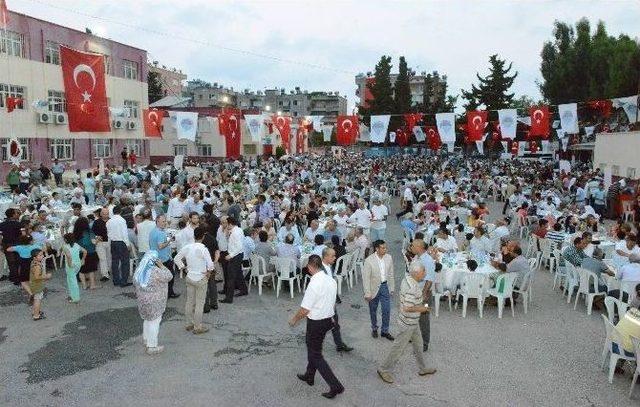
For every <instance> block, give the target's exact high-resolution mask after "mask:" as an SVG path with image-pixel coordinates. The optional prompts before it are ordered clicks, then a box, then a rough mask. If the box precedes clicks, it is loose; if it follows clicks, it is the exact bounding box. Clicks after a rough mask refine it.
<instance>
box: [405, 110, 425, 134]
mask: <svg viewBox="0 0 640 407" xmlns="http://www.w3.org/2000/svg"><path fill="white" fill-rule="evenodd" d="M403 116H404V123H405V125H406V126H405V128H406V129H407V131H413V128H414V127H415V125H416V124H418V122H419V121H420V120H422V116H424V115H423V114H422V113H405V114H404V115H403Z"/></svg>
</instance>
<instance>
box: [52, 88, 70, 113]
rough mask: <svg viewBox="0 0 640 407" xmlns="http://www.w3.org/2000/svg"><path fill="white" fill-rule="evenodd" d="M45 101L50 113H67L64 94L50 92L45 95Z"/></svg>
mask: <svg viewBox="0 0 640 407" xmlns="http://www.w3.org/2000/svg"><path fill="white" fill-rule="evenodd" d="M47 101H48V102H49V111H50V112H58V113H64V112H66V111H67V99H66V98H65V97H64V92H59V91H57V90H50V91H49V92H48V94H47Z"/></svg>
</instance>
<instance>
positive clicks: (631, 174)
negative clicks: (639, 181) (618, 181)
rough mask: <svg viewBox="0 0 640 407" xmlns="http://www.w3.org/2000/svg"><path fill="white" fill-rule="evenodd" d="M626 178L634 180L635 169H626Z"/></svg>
mask: <svg viewBox="0 0 640 407" xmlns="http://www.w3.org/2000/svg"><path fill="white" fill-rule="evenodd" d="M627 178H629V179H636V169H635V168H631V167H629V168H627Z"/></svg>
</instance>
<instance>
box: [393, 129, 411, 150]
mask: <svg viewBox="0 0 640 407" xmlns="http://www.w3.org/2000/svg"><path fill="white" fill-rule="evenodd" d="M396 143H397V144H398V145H399V146H400V147H405V146H408V145H409V134H408V133H407V132H406V131H404V129H398V130H396Z"/></svg>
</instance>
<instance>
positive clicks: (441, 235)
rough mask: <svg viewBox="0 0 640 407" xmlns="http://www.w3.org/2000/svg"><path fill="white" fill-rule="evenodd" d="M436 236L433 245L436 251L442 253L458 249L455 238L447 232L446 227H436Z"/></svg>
mask: <svg viewBox="0 0 640 407" xmlns="http://www.w3.org/2000/svg"><path fill="white" fill-rule="evenodd" d="M437 236H438V238H437V239H436V244H435V247H436V249H438V251H440V252H443V253H451V252H456V251H458V243H457V242H456V238H455V237H453V236H451V235H450V234H449V231H448V230H447V229H438V234H437Z"/></svg>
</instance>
